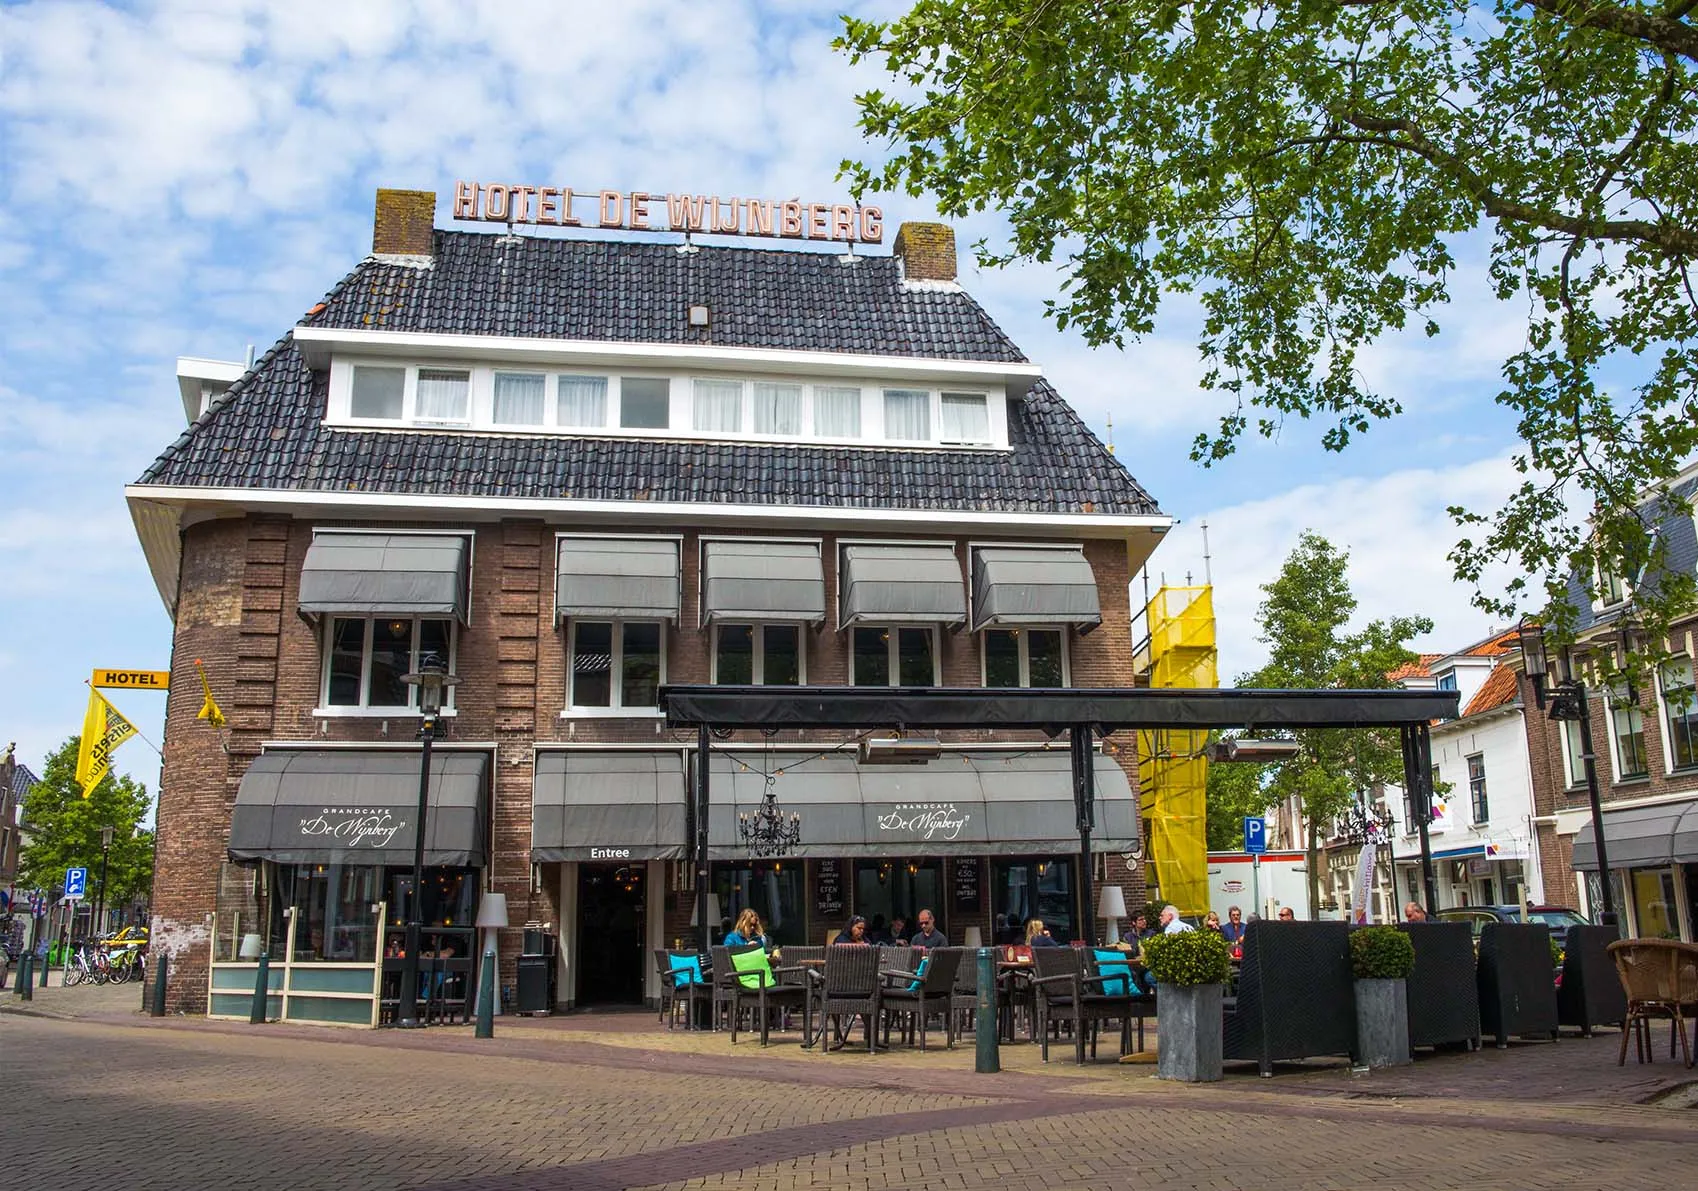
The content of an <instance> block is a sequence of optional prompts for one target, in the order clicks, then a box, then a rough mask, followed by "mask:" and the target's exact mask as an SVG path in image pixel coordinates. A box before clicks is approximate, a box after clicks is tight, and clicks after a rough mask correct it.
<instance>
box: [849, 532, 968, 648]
mask: <svg viewBox="0 0 1698 1191" xmlns="http://www.w3.org/2000/svg"><path fill="white" fill-rule="evenodd" d="M842 570H843V574H842V580H841V582H842V599H841V601H840V608H839V611H838V619H839V621H840V623H841V625H842V626H843V627H847V626H849V625H852V624H859V623H866V624H950V625H954V624H960V623H961V622H962V621H964V620H966V619H967V596H966V592H965V590H964V588H963V585H962V582H961V562H960V560H959V559H958V558H956V556H955V547H954V546H952V545H951V544H950V543H948V542H927V543H921V544H918V545H902V544H895V543H893V544H889V545H886V544H882V543H880V544H874V545H854V546H845V547H843V568H842Z"/></svg>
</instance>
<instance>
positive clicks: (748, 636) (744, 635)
mask: <svg viewBox="0 0 1698 1191" xmlns="http://www.w3.org/2000/svg"><path fill="white" fill-rule="evenodd" d="M801 638H802V631H801V628H800V627H799V626H797V625H793V624H765V625H760V624H722V625H717V626H715V628H714V649H713V680H714V681H715V682H717V683H720V684H722V685H725V686H750V685H753V686H798V685H800V684H801V682H802V651H801Z"/></svg>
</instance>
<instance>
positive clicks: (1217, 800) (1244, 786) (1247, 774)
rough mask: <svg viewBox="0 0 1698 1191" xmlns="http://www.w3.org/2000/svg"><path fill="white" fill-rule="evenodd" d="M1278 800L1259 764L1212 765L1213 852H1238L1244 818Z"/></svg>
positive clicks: (1210, 821)
mask: <svg viewBox="0 0 1698 1191" xmlns="http://www.w3.org/2000/svg"><path fill="white" fill-rule="evenodd" d="M1277 801H1278V795H1276V794H1274V793H1272V791H1271V790H1270V789H1269V787H1268V782H1267V770H1266V769H1264V768H1263V767H1262V766H1260V765H1242V764H1232V765H1210V766H1209V788H1208V837H1209V850H1210V851H1212V852H1236V851H1237V850H1238V849H1240V848H1242V847H1243V846H1244V820H1245V819H1246V818H1248V817H1249V816H1251V815H1260V814H1262V813H1263V812H1265V811H1266V810H1268V809H1269V808H1270V807H1272V806H1273V805H1274V803H1275V802H1277Z"/></svg>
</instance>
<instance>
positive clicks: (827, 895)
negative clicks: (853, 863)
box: [814, 860, 843, 918]
mask: <svg viewBox="0 0 1698 1191" xmlns="http://www.w3.org/2000/svg"><path fill="white" fill-rule="evenodd" d="M814 913H815V914H816V915H818V916H819V917H821V918H841V917H842V916H843V862H842V861H841V860H816V861H814Z"/></svg>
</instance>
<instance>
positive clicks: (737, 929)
mask: <svg viewBox="0 0 1698 1191" xmlns="http://www.w3.org/2000/svg"><path fill="white" fill-rule="evenodd" d="M750 943H759V944H760V945H761V946H762V947H763V948H765V949H766V950H769V951H770V950H771V949H772V944H771V943H769V942H768V941H767V937H766V931H765V930H763V929H762V928H761V916H760V915H759V914H757V913H755V912H754V911H753V910H750V909H745V910H744V911H743V912H742V913H741V914H739V915H737V925H736V926H734V927H732V928H731V931H730V933H729V934H727V935H726V936H725V946H727V947H747V946H748V945H749V944H750Z"/></svg>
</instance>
